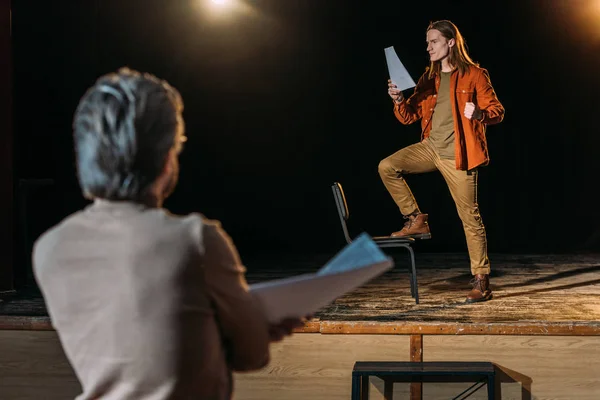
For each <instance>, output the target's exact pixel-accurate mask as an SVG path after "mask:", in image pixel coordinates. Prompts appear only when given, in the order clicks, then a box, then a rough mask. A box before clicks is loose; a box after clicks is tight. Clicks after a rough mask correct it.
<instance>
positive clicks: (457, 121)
mask: <svg viewBox="0 0 600 400" xmlns="http://www.w3.org/2000/svg"><path fill="white" fill-rule="evenodd" d="M439 87H440V76H439V74H435V76H434V78H433V79H430V78H429V71H426V72H425V73H424V74H423V75H422V76H421V78H420V79H419V81H418V82H417V86H416V87H415V90H414V93H413V94H412V96H410V97H409V98H408V99H405V100H403V101H402V102H400V103H399V104H394V114H395V115H396V118H398V120H399V121H400V122H401V123H403V124H405V125H408V124H412V123H413V122H416V121H418V120H419V119H421V132H422V133H421V140H423V139H425V138H426V137H428V136H429V132H430V131H431V117H432V116H433V110H434V109H435V104H436V101H437V92H438V89H439ZM450 101H451V103H452V115H453V117H454V139H455V140H454V144H455V159H456V169H460V170H470V169H473V168H475V167H478V166H480V165H487V164H488V163H489V160H490V158H489V155H488V146H487V140H486V137H485V131H486V126H487V125H492V124H497V123H499V122H501V121H502V119H503V118H504V107H503V106H502V104H501V103H500V101H499V100H498V97H497V96H496V92H495V91H494V88H493V87H492V83H491V81H490V76H489V74H488V72H487V70H485V69H484V68H480V67H476V66H471V67H470V69H469V71H467V73H465V74H464V75H463V76H460V73H459V72H458V70H456V71H454V73H453V74H452V75H451V78H450ZM467 102H472V103H475V105H477V106H478V107H479V108H480V109H481V110H482V112H483V118H482V119H481V120H474V119H471V120H470V119H468V118H467V117H465V116H464V113H463V111H464V109H465V104H466V103H467Z"/></svg>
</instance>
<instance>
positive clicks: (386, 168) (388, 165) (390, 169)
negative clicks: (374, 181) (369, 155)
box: [377, 158, 398, 175]
mask: <svg viewBox="0 0 600 400" xmlns="http://www.w3.org/2000/svg"><path fill="white" fill-rule="evenodd" d="M377 171H379V175H390V174H394V175H397V174H398V171H397V170H396V168H394V166H393V165H392V162H391V161H390V159H389V158H384V159H383V160H381V161H380V162H379V166H378V167H377Z"/></svg>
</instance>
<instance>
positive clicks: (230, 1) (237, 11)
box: [192, 0, 254, 23]
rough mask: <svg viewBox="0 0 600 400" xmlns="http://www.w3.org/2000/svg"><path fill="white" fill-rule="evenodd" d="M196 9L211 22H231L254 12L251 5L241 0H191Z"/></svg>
mask: <svg viewBox="0 0 600 400" xmlns="http://www.w3.org/2000/svg"><path fill="white" fill-rule="evenodd" d="M192 2H193V4H194V6H195V7H196V8H197V9H198V11H199V12H200V13H201V14H203V15H205V16H207V17H208V18H209V19H210V20H212V21H213V22H217V21H218V22H219V23H224V22H228V21H229V22H232V21H235V20H236V19H238V18H239V17H242V16H244V15H252V14H254V10H253V8H252V7H250V6H249V5H248V3H247V2H245V1H242V0H192Z"/></svg>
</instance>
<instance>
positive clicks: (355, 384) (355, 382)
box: [352, 374, 360, 400]
mask: <svg viewBox="0 0 600 400" xmlns="http://www.w3.org/2000/svg"><path fill="white" fill-rule="evenodd" d="M352 400H360V377H359V376H358V375H355V374H352Z"/></svg>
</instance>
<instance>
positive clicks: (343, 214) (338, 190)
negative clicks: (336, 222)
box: [331, 182, 352, 243]
mask: <svg viewBox="0 0 600 400" xmlns="http://www.w3.org/2000/svg"><path fill="white" fill-rule="evenodd" d="M331 190H332V191H333V198H334V200H335V206H336V208H337V211H338V215H339V216H340V223H341V224H342V230H343V231H344V238H345V239H346V242H348V243H350V242H352V239H350V235H349V234H348V226H347V225H346V221H348V218H350V211H349V210H348V203H347V202H346V196H345V195H344V189H342V185H341V184H340V183H339V182H334V183H333V185H331Z"/></svg>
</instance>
